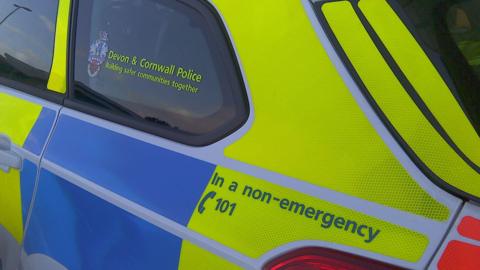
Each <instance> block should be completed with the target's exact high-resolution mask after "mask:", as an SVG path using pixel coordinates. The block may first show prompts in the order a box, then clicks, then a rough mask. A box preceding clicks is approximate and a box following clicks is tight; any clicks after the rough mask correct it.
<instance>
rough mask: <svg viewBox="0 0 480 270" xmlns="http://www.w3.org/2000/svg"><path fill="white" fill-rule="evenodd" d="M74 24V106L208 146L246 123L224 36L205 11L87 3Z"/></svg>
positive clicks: (148, 0)
mask: <svg viewBox="0 0 480 270" xmlns="http://www.w3.org/2000/svg"><path fill="white" fill-rule="evenodd" d="M206 10H207V9H206ZM207 12H208V10H207ZM212 17H213V15H212ZM77 20H78V24H77V25H78V26H77V36H76V54H75V75H74V80H75V95H74V97H75V98H76V99H77V100H80V101H83V102H87V103H88V104H93V105H96V106H97V107H102V108H103V109H104V110H108V111H110V112H113V113H115V114H117V115H119V114H121V115H125V116H128V117H129V118H130V119H135V121H137V122H142V121H143V122H148V123H150V124H152V125H156V126H158V127H163V128H167V129H170V130H171V131H172V130H173V131H175V133H177V135H178V134H183V135H185V136H206V137H209V139H207V140H208V141H211V140H213V139H212V138H211V137H212V136H213V137H221V136H222V135H225V134H226V133H228V132H230V131H231V129H232V128H234V127H233V126H235V127H237V126H238V125H239V124H240V122H242V121H244V118H245V117H246V106H245V98H244V95H243V88H242V86H241V81H240V80H239V78H238V77H237V75H236V66H235V64H234V62H233V60H231V59H229V58H231V55H230V54H229V53H230V51H229V50H228V46H227V43H226V41H225V36H224V34H223V32H222V30H221V29H220V28H219V26H216V25H214V26H213V27H212V23H211V20H210V21H207V18H206V17H205V16H204V15H203V14H202V13H201V12H200V11H197V10H196V9H193V8H191V7H189V6H187V5H185V4H182V3H180V2H177V1H157V0H134V1H132V0H95V1H92V0H90V1H89V0H86V1H81V2H80V9H79V14H78V19H77ZM214 22H216V21H214ZM173 139H175V138H173ZM192 143H193V142H192ZM199 143H200V142H198V141H197V142H196V143H194V144H199Z"/></svg>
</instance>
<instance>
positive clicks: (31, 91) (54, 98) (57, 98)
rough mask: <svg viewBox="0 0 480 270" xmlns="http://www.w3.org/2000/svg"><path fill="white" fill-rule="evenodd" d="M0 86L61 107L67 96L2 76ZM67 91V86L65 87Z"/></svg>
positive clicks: (53, 55) (58, 3)
mask: <svg viewBox="0 0 480 270" xmlns="http://www.w3.org/2000/svg"><path fill="white" fill-rule="evenodd" d="M60 1H61V0H58V1H57V8H56V11H57V12H56V15H55V32H54V33H53V46H52V64H51V66H50V72H49V76H50V75H51V73H52V67H53V59H54V57H55V38H56V35H57V20H58V9H59V8H60ZM71 11H72V10H71V8H70V11H69V12H70V14H71ZM0 84H1V85H3V86H6V87H9V88H12V89H14V90H17V91H20V92H23V93H25V94H28V95H31V96H35V97H38V98H41V99H45V100H48V101H50V102H53V103H56V104H58V105H62V104H63V103H64V99H65V97H66V95H67V91H65V93H59V92H55V91H53V90H50V89H48V88H47V87H37V86H33V85H30V84H28V83H23V82H20V81H17V80H13V79H9V78H5V77H2V76H0ZM67 89H68V86H67Z"/></svg>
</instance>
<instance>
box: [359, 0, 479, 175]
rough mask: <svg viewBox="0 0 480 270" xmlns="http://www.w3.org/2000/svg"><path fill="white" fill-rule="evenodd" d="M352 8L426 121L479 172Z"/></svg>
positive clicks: (369, 26) (374, 33) (365, 20)
mask: <svg viewBox="0 0 480 270" xmlns="http://www.w3.org/2000/svg"><path fill="white" fill-rule="evenodd" d="M357 3H358V2H357ZM353 9H354V10H355V12H356V14H357V16H358V18H359V19H360V21H361V22H362V24H363V27H364V28H365V30H366V31H367V33H368V34H369V36H370V38H371V39H372V41H373V43H374V44H375V46H376V47H377V49H378V51H379V52H380V54H382V56H383V58H384V59H385V61H386V62H387V64H388V66H389V67H390V69H391V70H392V71H393V73H394V74H395V76H396V77H397V79H398V81H399V82H400V84H402V86H403V88H404V89H405V90H406V91H407V93H408V95H409V96H410V98H411V99H412V100H413V102H415V104H416V105H417V107H418V108H419V109H420V111H421V112H422V113H423V115H424V116H425V118H427V120H428V122H430V124H431V125H432V126H433V127H434V128H435V130H436V131H437V132H438V133H439V134H440V136H441V137H442V138H443V140H444V141H445V142H447V143H448V145H449V146H450V147H451V148H452V149H453V150H454V151H455V152H456V153H457V155H459V156H460V157H461V158H462V159H463V161H465V162H466V163H467V164H468V165H469V166H470V167H471V168H472V169H474V170H475V171H476V172H477V173H480V167H479V166H478V165H477V164H475V162H473V161H472V160H471V159H470V158H469V157H468V156H467V155H465V153H463V151H462V150H461V149H460V148H459V147H458V146H457V144H455V142H454V141H453V139H452V138H451V137H450V136H449V135H448V133H447V132H446V130H445V129H444V128H443V127H442V125H441V124H440V122H438V120H437V118H436V117H435V115H434V114H433V113H432V111H431V110H430V109H429V108H428V106H427V105H426V104H425V102H424V101H423V99H422V98H421V97H420V95H419V94H418V93H417V91H416V90H415V87H413V85H412V84H411V83H410V81H409V80H408V78H407V76H406V75H405V74H404V73H403V71H402V70H401V68H400V67H399V66H398V64H397V63H396V62H395V60H394V58H393V56H392V55H391V54H390V52H389V51H388V49H387V47H386V46H385V44H384V43H383V42H382V40H381V38H380V37H379V36H378V35H377V33H376V32H375V30H374V29H373V27H372V26H371V24H370V23H369V22H368V20H367V18H366V17H365V15H364V14H363V13H362V11H361V10H360V8H359V7H358V4H353Z"/></svg>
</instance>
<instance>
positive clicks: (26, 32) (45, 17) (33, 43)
mask: <svg viewBox="0 0 480 270" xmlns="http://www.w3.org/2000/svg"><path fill="white" fill-rule="evenodd" d="M57 8H58V0H14V1H11V0H0V77H3V78H6V79H10V80H14V81H18V82H22V83H26V84H29V85H31V86H35V87H40V88H46V87H47V82H48V77H49V73H50V68H51V66H52V55H53V47H54V40H55V23H56V17H57Z"/></svg>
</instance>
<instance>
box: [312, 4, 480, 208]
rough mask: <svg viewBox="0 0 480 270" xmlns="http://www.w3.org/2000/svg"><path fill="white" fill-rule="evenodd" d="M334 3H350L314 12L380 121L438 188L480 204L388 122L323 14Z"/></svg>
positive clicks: (319, 6)
mask: <svg viewBox="0 0 480 270" xmlns="http://www.w3.org/2000/svg"><path fill="white" fill-rule="evenodd" d="M332 2H350V3H352V1H348V0H326V1H322V2H316V3H313V7H314V11H315V13H316V15H317V18H318V20H319V22H320V25H321V26H322V28H323V30H324V31H325V34H326V35H327V37H328V39H329V41H330V43H331V44H332V46H333V47H334V49H335V51H336V53H337V55H338V56H339V58H340V59H341V60H342V62H343V64H344V65H345V68H346V69H347V70H348V72H349V73H350V75H351V76H352V78H353V80H354V81H355V82H356V84H357V86H358V87H359V89H360V91H361V92H362V95H363V96H364V97H365V99H366V100H367V101H368V102H369V104H370V106H371V107H372V109H373V110H374V111H375V113H376V114H377V116H378V117H379V118H380V120H381V121H382V122H383V124H384V125H385V127H387V129H388V130H389V131H390V133H391V134H392V136H393V137H394V138H395V139H396V140H397V142H398V143H399V145H400V146H401V147H402V149H403V150H404V151H405V153H407V155H408V156H409V157H410V159H411V160H412V161H413V162H414V163H415V165H417V167H418V168H419V169H420V170H421V171H422V172H423V173H424V174H425V175H426V176H427V177H428V178H429V179H430V180H431V181H432V182H433V183H435V184H436V185H437V186H439V187H441V188H442V189H445V190H446V191H448V192H450V193H452V194H454V195H456V196H459V197H461V198H463V199H465V200H472V201H476V202H480V198H478V197H476V196H474V195H473V194H470V193H467V192H465V191H463V190H460V189H458V188H456V187H455V186H452V185H450V184H449V183H447V182H446V181H444V180H443V179H441V178H440V177H439V176H438V175H436V174H435V173H434V172H433V171H432V170H431V169H430V168H429V167H428V166H427V165H425V163H424V162H423V161H422V160H421V159H420V158H419V157H418V156H417V154H416V153H415V152H414V151H413V149H412V148H411V147H410V146H409V145H408V144H407V142H406V141H405V140H404V139H403V138H402V136H401V135H400V133H399V132H398V131H397V130H396V129H395V127H394V126H393V125H392V123H391V122H390V120H388V118H387V116H386V115H385V113H384V112H383V111H382V109H381V108H380V106H379V105H378V104H377V102H376V101H375V99H374V98H373V96H372V95H371V94H370V92H369V91H368V89H367V87H366V86H365V84H364V83H363V81H362V79H361V78H360V76H359V75H358V73H357V72H356V70H355V68H354V66H353V64H352V63H351V62H350V59H349V58H348V57H347V55H346V53H345V51H344V50H343V48H342V47H341V45H340V43H339V41H338V40H337V38H336V37H335V34H334V33H333V31H332V29H331V28H330V25H329V24H328V22H327V19H326V18H325V16H324V15H323V12H322V11H321V9H322V6H323V5H324V4H326V3H332ZM357 3H358V1H354V2H353V3H352V6H353V7H354V8H355V5H356V4H357Z"/></svg>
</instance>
